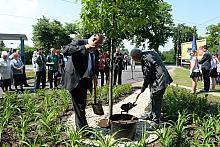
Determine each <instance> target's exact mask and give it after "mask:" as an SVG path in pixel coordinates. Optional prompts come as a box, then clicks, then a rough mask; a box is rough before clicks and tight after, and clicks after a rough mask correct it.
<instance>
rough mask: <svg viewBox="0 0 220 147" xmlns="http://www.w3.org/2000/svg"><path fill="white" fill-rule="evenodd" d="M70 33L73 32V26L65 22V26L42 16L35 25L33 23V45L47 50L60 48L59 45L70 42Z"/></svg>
mask: <svg viewBox="0 0 220 147" xmlns="http://www.w3.org/2000/svg"><path fill="white" fill-rule="evenodd" d="M70 33H74V26H72V25H70V24H67V25H66V27H63V25H62V24H61V23H60V22H59V21H57V20H53V21H50V20H49V19H48V18H46V17H44V16H43V18H40V19H38V22H37V24H36V25H33V38H32V40H33V42H34V44H35V47H37V48H43V49H45V50H46V51H49V49H50V48H52V47H54V48H56V49H60V48H61V46H63V45H66V44H68V43H70V41H71V38H70V37H69V34H70Z"/></svg>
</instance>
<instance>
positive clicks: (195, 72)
mask: <svg viewBox="0 0 220 147" xmlns="http://www.w3.org/2000/svg"><path fill="white" fill-rule="evenodd" d="M191 56H192V60H191V61H190V62H191V63H190V78H192V93H194V94H195V93H196V87H197V82H198V79H199V77H200V74H201V73H200V70H199V61H198V58H197V51H196V50H194V51H191Z"/></svg>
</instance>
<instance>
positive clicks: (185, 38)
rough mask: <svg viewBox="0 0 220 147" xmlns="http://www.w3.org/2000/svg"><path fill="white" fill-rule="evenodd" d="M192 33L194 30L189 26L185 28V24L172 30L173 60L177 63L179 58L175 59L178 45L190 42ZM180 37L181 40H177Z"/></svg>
mask: <svg viewBox="0 0 220 147" xmlns="http://www.w3.org/2000/svg"><path fill="white" fill-rule="evenodd" d="M193 33H194V28H193V27H190V26H186V25H185V24H178V25H177V26H176V27H174V28H173V43H174V51H175V54H174V56H173V59H174V60H175V59H176V61H177V62H179V57H177V52H178V48H179V45H180V44H179V42H181V43H184V42H190V41H192V39H193ZM180 36H181V38H179V37H180ZM197 37H198V35H197V34H196V38H197ZM180 52H181V51H180ZM177 64H178V63H177ZM179 64H180V62H179ZM179 64H178V65H179Z"/></svg>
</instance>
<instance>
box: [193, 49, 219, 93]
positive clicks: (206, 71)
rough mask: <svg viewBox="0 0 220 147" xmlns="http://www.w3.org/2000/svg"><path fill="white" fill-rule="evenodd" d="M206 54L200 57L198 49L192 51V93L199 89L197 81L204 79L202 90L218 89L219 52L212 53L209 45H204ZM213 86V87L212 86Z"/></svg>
mask: <svg viewBox="0 0 220 147" xmlns="http://www.w3.org/2000/svg"><path fill="white" fill-rule="evenodd" d="M203 51H204V55H203V57H202V59H200V60H199V59H198V57H197V51H196V50H194V51H192V52H191V56H192V59H191V64H190V77H191V78H192V93H196V92H197V91H196V90H197V83H198V81H199V80H201V81H203V84H204V88H203V89H202V90H201V91H200V92H209V91H216V89H215V87H216V84H217V83H218V82H219V81H217V79H218V78H219V74H220V62H219V58H218V54H212V55H211V54H210V52H209V51H208V47H207V46H206V45H204V46H203ZM210 87H211V88H210Z"/></svg>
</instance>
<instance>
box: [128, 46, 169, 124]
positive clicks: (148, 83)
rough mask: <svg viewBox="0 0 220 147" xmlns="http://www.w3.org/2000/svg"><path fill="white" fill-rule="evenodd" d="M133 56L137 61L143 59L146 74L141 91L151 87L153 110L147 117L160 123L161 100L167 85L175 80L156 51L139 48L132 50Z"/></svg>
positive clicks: (142, 64)
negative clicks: (143, 50)
mask: <svg viewBox="0 0 220 147" xmlns="http://www.w3.org/2000/svg"><path fill="white" fill-rule="evenodd" d="M131 57H132V58H133V59H134V60H135V61H141V66H142V72H143V75H144V83H143V86H142V88H141V92H140V93H139V94H138V96H139V95H140V94H141V93H142V92H144V91H145V89H146V88H147V87H149V88H150V97H151V101H152V102H151V105H152V107H151V111H150V113H149V115H148V116H147V117H146V118H145V119H148V120H151V121H152V122H154V123H156V124H159V123H160V113H161V102H162V98H163V95H164V92H165V90H166V87H167V86H168V85H169V84H170V83H171V82H172V81H173V80H172V78H171V76H170V74H169V73H168V71H167V69H166V67H165V65H164V63H163V61H162V60H161V59H160V56H159V54H158V53H156V52H155V51H145V52H142V51H141V50H139V49H133V50H132V51H131Z"/></svg>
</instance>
